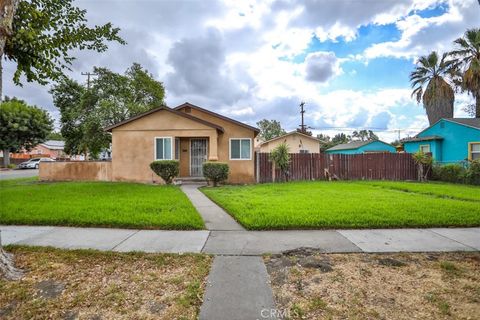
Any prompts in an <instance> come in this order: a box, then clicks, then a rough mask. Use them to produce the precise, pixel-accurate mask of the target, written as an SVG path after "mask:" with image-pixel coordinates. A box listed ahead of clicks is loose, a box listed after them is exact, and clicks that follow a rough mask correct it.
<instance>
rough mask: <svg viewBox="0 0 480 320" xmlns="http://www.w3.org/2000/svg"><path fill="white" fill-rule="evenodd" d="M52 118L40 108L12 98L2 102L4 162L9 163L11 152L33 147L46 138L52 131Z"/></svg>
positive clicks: (0, 127) (0, 122)
mask: <svg viewBox="0 0 480 320" xmlns="http://www.w3.org/2000/svg"><path fill="white" fill-rule="evenodd" d="M52 124H53V122H52V120H51V119H50V117H49V115H48V113H47V112H46V111H45V110H43V109H40V108H37V107H34V106H29V105H27V104H26V103H25V102H24V101H22V100H17V99H12V100H8V101H4V102H2V103H1V104H0V149H1V150H2V151H3V164H4V165H5V166H7V165H8V164H9V152H15V151H19V150H21V149H27V150H28V149H31V148H33V147H34V146H36V145H37V144H39V143H41V142H43V141H45V140H46V138H47V136H48V134H49V133H50V132H51V131H52Z"/></svg>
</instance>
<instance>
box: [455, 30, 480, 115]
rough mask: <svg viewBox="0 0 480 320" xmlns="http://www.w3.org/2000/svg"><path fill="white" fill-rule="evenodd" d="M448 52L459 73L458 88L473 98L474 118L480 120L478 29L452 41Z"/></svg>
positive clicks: (479, 50)
mask: <svg viewBox="0 0 480 320" xmlns="http://www.w3.org/2000/svg"><path fill="white" fill-rule="evenodd" d="M454 43H455V44H456V45H457V49H456V50H454V51H452V52H450V55H451V56H452V57H454V59H455V62H456V64H457V66H458V68H459V71H460V73H461V79H460V80H461V81H460V88H461V89H462V90H464V91H468V92H469V93H470V94H472V96H473V97H474V98H475V117H476V118H480V29H469V30H467V31H466V32H465V34H464V35H463V38H458V39H457V40H455V41H454Z"/></svg>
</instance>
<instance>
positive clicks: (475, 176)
mask: <svg viewBox="0 0 480 320" xmlns="http://www.w3.org/2000/svg"><path fill="white" fill-rule="evenodd" d="M465 180H466V182H467V183H470V184H476V185H480V160H474V161H472V162H470V165H469V166H468V169H467V172H466V173H465Z"/></svg>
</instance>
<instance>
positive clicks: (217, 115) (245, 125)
mask: <svg viewBox="0 0 480 320" xmlns="http://www.w3.org/2000/svg"><path fill="white" fill-rule="evenodd" d="M185 107H190V108H192V109H197V110H199V111H203V112H205V113H208V114H210V115H212V116H215V117H218V118H220V119H223V120H225V121H229V122H232V123H235V124H238V125H239V126H242V127H244V128H247V129H250V130H253V131H255V133H256V134H258V133H259V132H260V129H258V128H255V127H252V126H249V125H248V124H245V123H243V122H240V121H237V120H234V119H231V118H228V117H225V116H222V115H221V114H218V113H216V112H213V111H210V110H207V109H204V108H202V107H199V106H196V105H194V104H191V103H189V102H185V103H183V104H181V105H179V106H177V107H175V108H173V109H174V110H180V109H183V108H185Z"/></svg>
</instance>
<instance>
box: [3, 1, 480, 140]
mask: <svg viewBox="0 0 480 320" xmlns="http://www.w3.org/2000/svg"><path fill="white" fill-rule="evenodd" d="M76 3H77V5H78V6H79V7H81V8H84V9H86V10H87V12H88V13H87V17H88V19H89V22H90V23H91V24H103V23H106V22H112V23H113V24H114V25H115V26H117V27H119V28H121V36H122V37H123V38H124V39H125V40H126V41H127V42H128V44H127V45H125V46H121V45H118V44H116V43H112V44H111V45H110V48H109V50H108V51H107V52H105V53H102V54H98V53H93V52H85V51H84V52H78V53H76V56H77V57H78V59H77V60H76V61H75V63H74V65H73V68H72V69H73V70H72V72H71V73H70V76H72V77H74V78H76V79H77V80H79V81H82V82H84V81H86V79H85V77H82V76H81V75H80V73H81V72H87V71H91V70H92V67H93V66H103V67H108V68H110V69H112V70H113V71H116V72H123V71H124V70H125V69H126V68H127V67H128V66H130V65H131V64H132V62H139V63H140V64H141V65H143V66H144V67H145V68H147V69H148V71H149V72H151V73H152V74H153V75H154V77H155V78H156V79H158V80H159V81H162V82H163V83H164V85H165V88H166V102H167V104H168V105H169V106H172V107H173V106H176V105H178V104H180V103H183V102H185V101H189V102H191V103H194V104H197V105H199V106H202V107H205V108H208V109H210V110H213V111H216V112H220V113H222V114H225V115H227V116H230V117H233V118H235V119H238V120H241V121H244V122H246V123H249V124H255V123H256V122H257V121H258V120H260V119H263V118H267V119H277V120H280V121H281V123H282V125H283V127H284V128H285V129H287V130H293V129H295V128H296V127H297V126H298V125H299V123H300V117H299V113H298V111H299V107H298V104H299V103H300V101H305V102H306V110H307V113H306V123H307V124H308V125H309V126H310V127H312V131H314V133H320V132H323V133H328V134H331V135H332V134H335V133H337V132H339V131H344V132H348V131H349V130H353V129H363V128H375V130H374V131H376V132H378V133H379V135H380V136H381V137H382V138H384V139H386V140H393V139H395V138H396V137H397V135H398V133H397V132H396V131H395V130H397V129H401V130H402V131H401V136H402V137H404V136H407V135H413V134H415V133H416V132H418V131H419V130H420V129H421V128H423V127H425V126H426V125H427V123H428V122H427V118H426V116H425V113H424V111H423V108H422V106H421V105H417V104H416V102H415V101H413V100H412V99H411V97H410V93H411V90H410V86H409V82H408V75H409V73H410V72H411V71H412V69H413V67H414V63H415V60H416V59H417V58H418V57H419V56H420V55H424V54H427V53H429V52H430V51H432V50H438V51H446V50H450V49H451V48H452V41H453V40H454V39H456V38H458V37H460V36H461V35H462V34H463V33H464V31H465V30H466V29H467V28H471V27H479V26H480V5H479V2H478V0H450V1H443V0H363V1H360V0H344V1H342V0H325V1H315V0H307V1H289V0H278V1H277V0H273V1H267V0H264V1H258V2H255V1H226V2H217V1H214V0H204V1H193V0H191V1H178V0H177V1H173V0H172V1H153V0H151V1H142V0H140V1H138V0H136V1H134V0H123V1H121V0H117V1H113V0H95V1H93V0H82V1H77V2H76ZM14 67H15V66H14V65H12V64H11V63H6V65H5V76H4V94H6V95H9V96H17V97H20V98H22V99H24V100H26V101H28V102H29V103H31V104H36V105H38V106H41V107H43V108H45V109H47V110H48V111H49V112H50V113H51V114H52V116H54V117H58V112H57V111H56V110H55V108H54V107H53V104H52V99H51V96H50V95H49V93H48V89H49V86H45V87H42V86H39V85H36V84H25V85H24V86H23V87H15V86H14V85H13V83H12V81H11V78H12V74H13V70H14ZM470 101H471V98H470V97H468V96H466V95H462V96H458V97H457V100H456V107H455V109H456V110H455V115H456V116H465V114H464V112H463V111H462V107H463V106H465V105H466V104H468V103H470Z"/></svg>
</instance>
